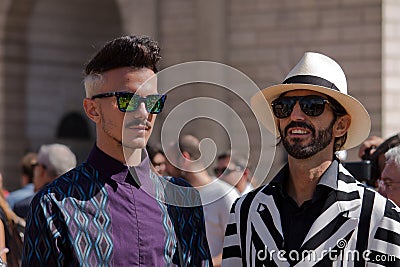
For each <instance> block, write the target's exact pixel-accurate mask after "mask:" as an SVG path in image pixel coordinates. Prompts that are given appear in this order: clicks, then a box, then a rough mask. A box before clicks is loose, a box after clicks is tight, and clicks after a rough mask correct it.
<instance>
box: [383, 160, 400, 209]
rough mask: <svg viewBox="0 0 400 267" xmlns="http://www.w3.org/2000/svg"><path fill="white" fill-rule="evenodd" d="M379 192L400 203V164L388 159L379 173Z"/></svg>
mask: <svg viewBox="0 0 400 267" xmlns="http://www.w3.org/2000/svg"><path fill="white" fill-rule="evenodd" d="M379 192H380V193H381V194H382V195H384V196H386V197H387V198H389V199H391V200H393V201H394V202H395V203H396V204H397V205H399V204H400V166H399V165H398V164H396V162H395V161H394V160H389V161H388V162H386V164H385V168H384V169H383V171H382V173H381V179H380V181H379Z"/></svg>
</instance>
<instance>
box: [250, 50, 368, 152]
mask: <svg viewBox="0 0 400 267" xmlns="http://www.w3.org/2000/svg"><path fill="white" fill-rule="evenodd" d="M297 89H306V90H311V91H315V92H319V93H322V94H325V95H328V96H330V97H332V98H333V99H335V100H336V101H337V102H339V103H340V104H341V105H342V106H343V107H344V108H345V109H346V111H347V113H348V114H349V115H350V116H351V124H350V127H349V130H348V133H347V140H346V143H344V145H343V147H342V148H341V149H343V150H344V149H349V148H352V147H356V146H358V145H359V144H361V143H362V142H363V141H364V140H365V139H366V138H367V137H368V135H369V131H370V129H371V119H370V117H369V115H368V112H367V111H366V109H365V108H364V106H363V105H362V104H361V103H360V102H359V101H358V100H357V99H355V98H354V97H352V96H350V95H348V94H347V82H346V76H345V74H344V72H343V70H342V68H341V67H340V66H339V64H338V63H337V62H336V61H334V60H333V59H331V58H329V57H327V56H325V55H322V54H319V53H314V52H306V53H305V54H304V56H303V57H302V58H301V60H300V62H299V63H297V65H296V66H295V67H294V68H293V69H292V70H291V71H290V73H289V74H288V75H287V76H286V78H285V81H284V82H283V83H282V84H278V85H273V86H270V87H267V88H265V89H263V90H261V91H260V92H258V93H257V94H255V95H254V96H253V97H252V98H251V107H252V110H253V112H254V113H255V115H256V116H257V118H258V119H259V120H261V123H262V124H263V125H264V126H265V127H266V128H267V129H268V130H269V131H270V132H272V133H274V134H275V135H276V136H279V131H278V129H277V127H276V123H277V120H276V118H275V117H273V116H272V113H271V102H272V101H273V100H274V99H276V98H278V97H279V96H280V95H281V94H282V93H285V92H288V91H292V90H297ZM267 103H268V104H267Z"/></svg>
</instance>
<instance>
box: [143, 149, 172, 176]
mask: <svg viewBox="0 0 400 267" xmlns="http://www.w3.org/2000/svg"><path fill="white" fill-rule="evenodd" d="M146 150H147V153H148V154H149V158H150V161H151V163H152V165H153V167H154V169H155V170H156V172H157V173H158V174H160V175H161V176H166V175H168V173H167V171H166V158H165V154H164V151H163V150H162V148H161V147H160V146H159V145H151V144H147V146H146Z"/></svg>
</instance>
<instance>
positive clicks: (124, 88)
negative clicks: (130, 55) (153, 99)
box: [102, 67, 157, 95]
mask: <svg viewBox="0 0 400 267" xmlns="http://www.w3.org/2000/svg"><path fill="white" fill-rule="evenodd" d="M103 78H104V79H103V81H104V83H103V85H102V92H104V93H105V92H132V93H138V94H139V95H147V94H150V93H155V92H156V91H157V77H156V75H155V74H154V72H153V71H152V70H151V69H148V68H140V69H133V68H130V67H123V68H117V69H112V70H109V71H106V72H104V73H103Z"/></svg>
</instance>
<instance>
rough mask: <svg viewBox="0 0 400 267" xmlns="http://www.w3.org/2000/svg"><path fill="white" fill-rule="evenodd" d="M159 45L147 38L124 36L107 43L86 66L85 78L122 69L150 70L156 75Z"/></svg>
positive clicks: (159, 57)
mask: <svg viewBox="0 0 400 267" xmlns="http://www.w3.org/2000/svg"><path fill="white" fill-rule="evenodd" d="M160 59H161V56H160V48H159V46H158V43H157V42H156V41H154V40H152V39H151V38H149V37H147V36H134V35H132V36H123V37H119V38H116V39H114V40H112V41H109V42H107V43H106V44H105V45H104V46H103V48H102V49H100V51H99V52H97V54H96V55H95V56H94V57H93V58H92V59H91V60H90V61H89V62H88V63H87V64H86V67H85V71H84V74H85V76H87V75H90V74H93V73H102V72H105V71H108V70H111V69H116V68H120V67H134V68H149V69H151V70H153V71H154V73H156V72H157V71H158V69H157V63H158V61H159V60H160Z"/></svg>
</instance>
